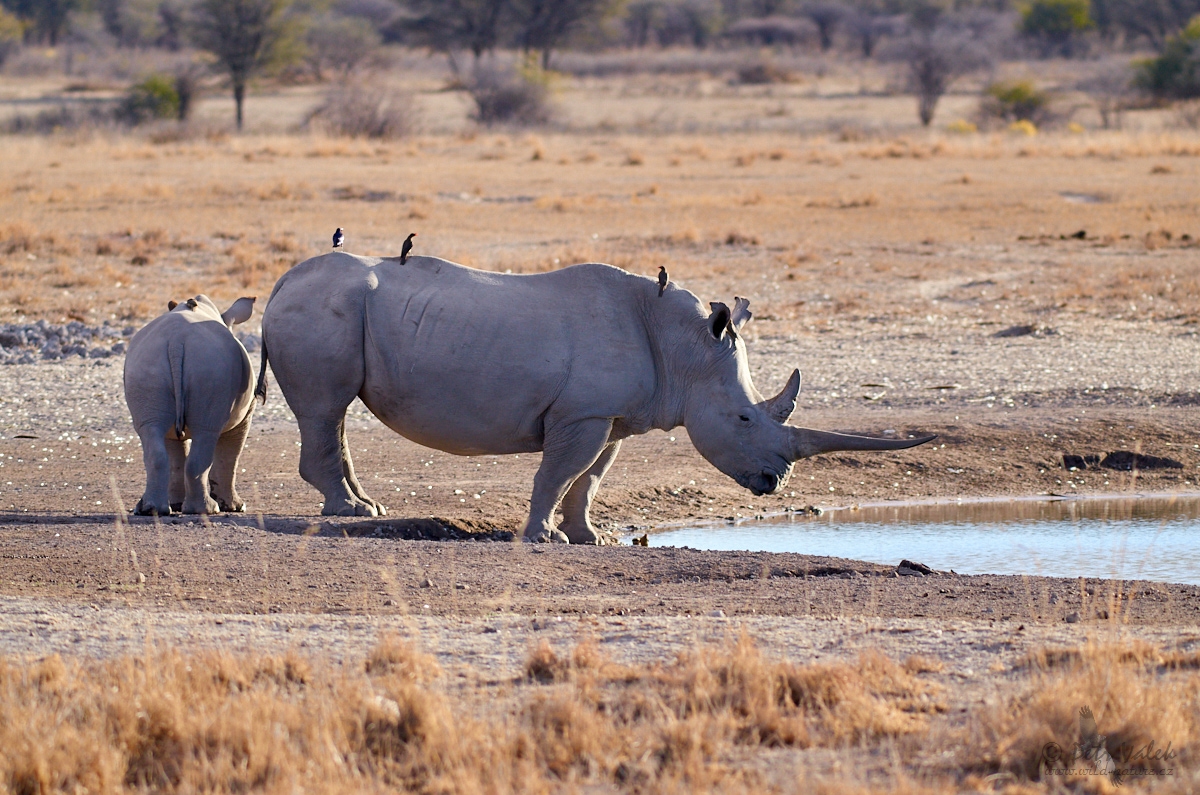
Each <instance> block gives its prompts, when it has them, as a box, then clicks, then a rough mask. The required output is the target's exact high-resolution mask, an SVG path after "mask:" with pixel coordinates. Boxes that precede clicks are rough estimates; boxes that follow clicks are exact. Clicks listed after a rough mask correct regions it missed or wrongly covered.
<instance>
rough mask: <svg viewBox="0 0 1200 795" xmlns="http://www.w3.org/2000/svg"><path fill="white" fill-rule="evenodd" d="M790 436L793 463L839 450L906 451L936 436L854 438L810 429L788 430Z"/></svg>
mask: <svg viewBox="0 0 1200 795" xmlns="http://www.w3.org/2000/svg"><path fill="white" fill-rule="evenodd" d="M788 430H789V431H791V434H792V455H791V459H792V460H793V461H798V460H800V459H801V458H809V457H811V456H814V455H820V454H821V453H833V452H837V451H840V450H847V451H849V450H906V449H908V448H909V447H916V446H917V445H919V444H925V443H926V442H931V441H933V440H934V439H936V438H937V435H936V434H935V435H930V436H922V437H920V438H919V439H876V438H873V437H870V436H854V435H851V434H848V433H830V432H829V431H814V430H811V429H810V428H792V427H789V428H788Z"/></svg>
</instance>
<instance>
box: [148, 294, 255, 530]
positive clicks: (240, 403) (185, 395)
mask: <svg viewBox="0 0 1200 795" xmlns="http://www.w3.org/2000/svg"><path fill="white" fill-rule="evenodd" d="M254 301H255V299H253V298H239V299H238V300H236V301H234V302H233V305H232V306H230V307H229V309H227V310H226V311H225V312H224V313H222V312H221V311H220V310H219V309H217V305H216V304H214V303H213V302H212V299H210V298H209V297H208V296H207V295H198V296H196V297H195V298H194V299H190V300H188V301H187V302H186V303H184V304H178V305H176V306H175V307H174V308H172V309H171V310H170V311H169V312H167V313H166V314H165V315H161V316H159V317H157V318H155V319H154V320H152V321H150V322H149V323H148V324H146V326H145V327H144V328H142V329H141V330H140V331H138V333H137V334H134V335H133V339H132V340H130V341H129V352H128V353H127V354H126V356H125V402H126V403H127V404H128V405H129V413H130V415H132V417H133V425H134V428H136V429H137V434H138V436H139V437H140V438H141V440H142V459H143V461H144V462H145V465H146V491H145V493H144V494H143V495H142V498H141V499H140V500H138V504H137V507H136V508H135V511H136V512H137V513H139V514H142V515H148V514H158V515H160V516H166V515H167V514H169V513H170V512H171V510H172V509H174V510H177V511H178V510H181V511H182V512H183V513H215V512H217V511H218V510H221V511H243V510H245V504H244V503H243V502H242V500H241V498H240V497H238V494H237V489H235V488H234V480H235V474H236V472H237V462H238V456H239V455H241V452H242V444H243V443H244V442H245V441H246V434H247V433H248V432H249V431H250V415H251V414H252V413H253V410H254V395H253V391H252V390H253V386H254V370H253V367H252V366H251V364H250V357H249V356H247V355H246V349H245V348H243V347H242V343H240V342H239V341H238V340H237V338H236V337H234V336H233V332H232V328H233V326H234V325H235V324H237V323H244V322H245V321H247V320H249V319H250V315H251V313H252V312H253V311H254ZM189 446H190V449H189ZM214 497H215V498H216V499H213V498H214Z"/></svg>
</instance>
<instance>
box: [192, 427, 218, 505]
mask: <svg viewBox="0 0 1200 795" xmlns="http://www.w3.org/2000/svg"><path fill="white" fill-rule="evenodd" d="M191 434H192V448H191V450H189V451H188V456H187V462H186V463H185V464H184V466H183V491H184V496H183V512H184V513H216V512H217V511H219V510H220V506H219V505H217V501H216V500H214V499H213V498H212V497H210V496H209V494H208V473H209V470H211V469H212V464H213V455H214V453H215V452H216V448H217V441H218V439H220V436H221V432H220V430H215V431H209V430H197V429H195V428H193V429H191Z"/></svg>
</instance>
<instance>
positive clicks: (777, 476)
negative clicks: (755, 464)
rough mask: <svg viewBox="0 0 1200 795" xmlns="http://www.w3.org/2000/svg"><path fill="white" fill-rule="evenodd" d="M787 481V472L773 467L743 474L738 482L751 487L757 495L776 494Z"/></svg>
mask: <svg viewBox="0 0 1200 795" xmlns="http://www.w3.org/2000/svg"><path fill="white" fill-rule="evenodd" d="M786 482H787V473H780V472H776V471H775V470H773V469H764V470H762V471H761V472H757V473H755V474H753V475H743V476H742V477H740V478H738V484H739V485H741V486H742V487H743V488H747V489H749V490H750V492H751V493H752V494H753V495H754V496H755V497H761V496H763V495H764V494H774V493H775V492H776V491H778V490H779V487H780V486H782V485H783V484H784V483H786Z"/></svg>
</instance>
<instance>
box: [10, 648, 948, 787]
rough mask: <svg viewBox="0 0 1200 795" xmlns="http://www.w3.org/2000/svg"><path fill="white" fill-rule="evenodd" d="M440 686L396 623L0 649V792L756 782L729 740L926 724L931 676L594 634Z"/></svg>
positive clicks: (932, 701)
mask: <svg viewBox="0 0 1200 795" xmlns="http://www.w3.org/2000/svg"><path fill="white" fill-rule="evenodd" d="M528 673H529V676H530V680H528V681H526V680H522V682H520V683H514V684H508V683H502V684H501V685H498V686H497V685H494V684H493V685H491V686H482V687H480V688H470V687H467V688H463V689H459V690H454V689H451V688H450V687H448V686H447V684H446V683H445V681H444V680H442V678H441V674H440V671H439V669H438V667H437V665H436V663H434V661H433V660H432V659H431V658H429V657H427V656H425V655H423V654H420V653H419V652H416V651H414V650H413V649H412V648H411V647H410V646H408V645H407V644H405V643H404V642H402V641H399V640H397V639H395V638H391V639H384V640H383V641H382V642H381V643H380V644H379V646H378V647H377V648H376V649H375V650H374V651H373V652H372V653H371V654H370V655H369V656H368V658H367V660H366V661H365V662H360V663H357V664H345V665H341V664H338V663H335V662H332V661H329V660H318V659H308V658H304V657H301V656H299V655H296V654H288V655H284V656H267V655H256V654H239V655H233V654H227V653H220V652H200V653H196V654H184V653H182V652H180V651H178V650H169V651H156V652H148V653H146V654H144V655H139V656H131V657H124V658H119V659H115V660H109V661H92V660H83V659H70V660H64V659H62V658H60V657H58V656H53V657H49V658H46V659H44V660H40V661H36V662H22V661H17V660H3V661H0V747H3V748H5V750H6V753H5V754H3V755H0V790H5V791H8V792H12V793H20V795H26V794H27V793H50V792H78V791H88V792H124V791H129V790H146V789H150V790H154V791H165V792H191V791H215V792H247V791H256V792H284V791H287V792H293V791H296V790H297V788H301V789H303V790H305V791H335V792H336V791H346V792H350V791H354V792H363V791H384V790H393V789H397V788H399V789H403V790H406V791H409V790H411V791H416V792H497V793H503V792H546V791H558V790H574V789H576V788H578V787H589V788H590V787H599V788H602V789H627V790H631V791H665V792H673V791H689V790H695V789H697V788H701V789H706V790H711V789H715V790H721V791H731V792H742V791H761V790H762V789H763V788H767V789H773V788H774V787H770V786H767V785H766V783H765V782H763V781H761V780H760V779H759V778H758V777H756V775H755V774H753V773H750V772H746V771H745V770H742V769H740V768H738V767H737V766H735V765H733V764H731V760H732V759H733V758H734V757H736V756H737V754H738V749H739V748H740V749H743V750H753V749H754V748H761V747H800V748H803V747H808V746H814V745H816V746H830V747H841V746H844V745H846V744H850V743H854V744H867V745H870V744H871V743H873V742H875V741H876V740H878V739H880V738H892V737H899V736H903V735H909V734H913V733H919V732H923V731H924V730H925V728H926V720H927V719H926V715H927V714H928V713H930V712H934V711H936V710H937V709H938V708H939V707H938V702H937V701H936V695H937V691H936V689H935V687H934V686H933V685H930V684H929V683H926V682H923V681H921V680H919V679H917V678H916V677H914V676H913V675H912V674H910V673H908V672H907V671H906V670H905V669H904V668H902V667H900V666H898V665H896V664H894V663H892V662H890V661H889V660H887V659H885V658H883V657H882V656H878V655H866V656H864V657H863V658H862V659H860V660H859V661H858V662H857V663H855V664H852V665H848V664H822V665H811V666H796V665H791V664H788V663H783V662H777V661H770V660H767V659H765V658H764V657H763V656H762V655H761V654H760V652H759V651H758V650H757V649H756V648H755V647H754V645H753V644H752V643H751V642H750V641H749V640H748V639H746V638H744V637H743V638H742V639H741V640H740V641H738V642H737V643H736V644H732V645H729V646H723V647H707V648H699V649H696V650H695V651H693V652H691V653H688V654H686V655H683V656H681V657H679V658H678V659H677V660H675V661H674V662H670V663H666V664H660V665H656V666H653V667H649V668H644V669H635V668H630V667H626V666H621V665H616V664H614V663H611V662H609V661H608V660H607V659H605V658H604V657H603V656H602V655H601V653H600V652H599V650H598V649H597V647H596V646H595V645H594V644H591V643H584V644H581V645H580V646H578V647H577V648H576V649H575V650H574V651H573V653H572V654H571V655H569V656H568V657H565V658H563V657H559V656H558V655H557V654H556V653H555V652H554V651H553V650H552V649H550V648H549V647H548V646H543V647H541V648H539V649H536V650H534V652H533V653H532V654H531V656H530V659H529V663H528Z"/></svg>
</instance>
